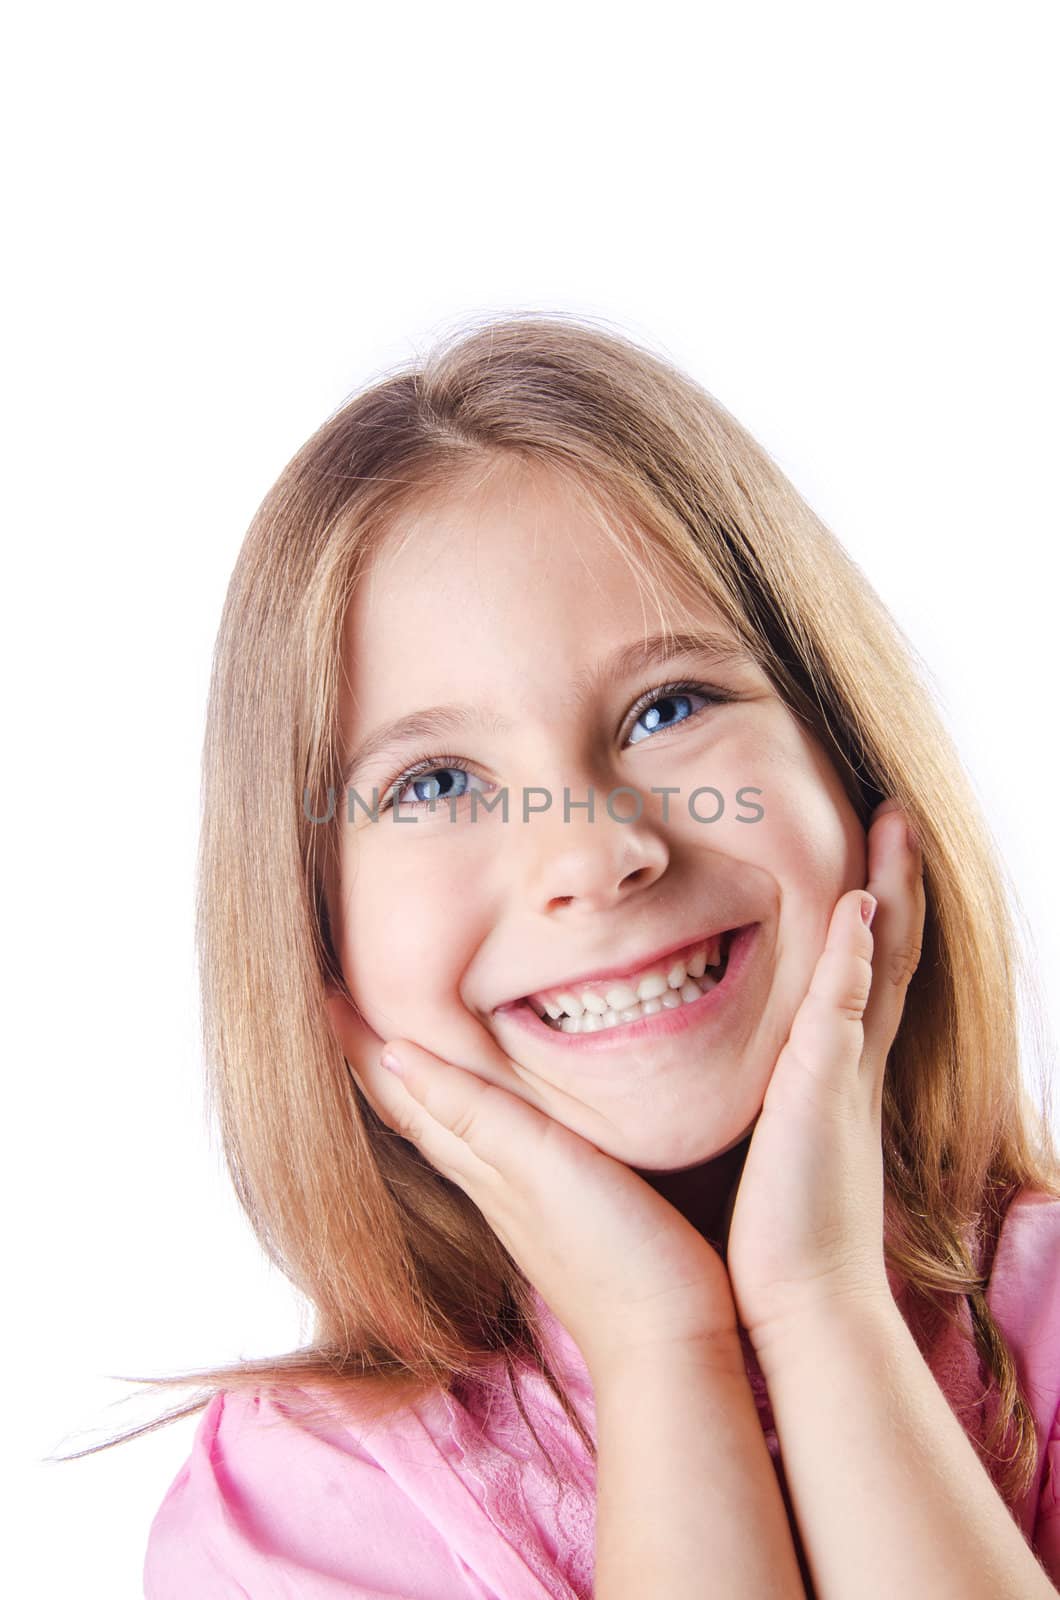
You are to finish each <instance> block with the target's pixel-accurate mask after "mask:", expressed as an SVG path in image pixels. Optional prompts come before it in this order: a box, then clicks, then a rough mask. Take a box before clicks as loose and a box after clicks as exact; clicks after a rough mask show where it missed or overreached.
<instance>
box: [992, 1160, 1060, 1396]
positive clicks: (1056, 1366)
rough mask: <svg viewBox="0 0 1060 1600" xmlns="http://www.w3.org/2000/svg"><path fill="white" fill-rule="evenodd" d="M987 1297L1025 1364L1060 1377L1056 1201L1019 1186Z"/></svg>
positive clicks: (1059, 1209)
mask: <svg viewBox="0 0 1060 1600" xmlns="http://www.w3.org/2000/svg"><path fill="white" fill-rule="evenodd" d="M987 1298H988V1300H989V1302H990V1309H991V1311H992V1312H993V1313H994V1316H995V1318H996V1319H997V1321H998V1322H999V1323H1000V1324H1001V1326H1002V1327H1003V1328H1004V1330H1005V1333H1006V1336H1007V1337H1010V1339H1011V1341H1012V1342H1013V1343H1014V1344H1015V1345H1017V1346H1018V1347H1019V1349H1020V1350H1021V1351H1022V1353H1023V1356H1024V1359H1025V1360H1026V1361H1027V1363H1028V1365H1033V1366H1034V1367H1038V1366H1043V1367H1044V1368H1045V1369H1046V1370H1048V1369H1051V1370H1052V1372H1053V1373H1054V1375H1055V1376H1056V1377H1057V1379H1058V1380H1060V1200H1055V1199H1053V1197H1052V1196H1051V1195H1048V1194H1042V1193H1039V1192H1038V1191H1037V1190H1029V1189H1024V1190H1021V1191H1020V1193H1019V1194H1018V1195H1016V1197H1015V1198H1014V1199H1013V1201H1012V1202H1011V1204H1010V1205H1009V1208H1008V1211H1007V1213H1006V1215H1005V1219H1004V1222H1003V1223H1002V1227H1001V1234H1000V1237H999V1239H998V1245H997V1251H996V1254H995V1257H994V1265H993V1269H992V1271H991V1274H990V1282H989V1285H988V1288H987Z"/></svg>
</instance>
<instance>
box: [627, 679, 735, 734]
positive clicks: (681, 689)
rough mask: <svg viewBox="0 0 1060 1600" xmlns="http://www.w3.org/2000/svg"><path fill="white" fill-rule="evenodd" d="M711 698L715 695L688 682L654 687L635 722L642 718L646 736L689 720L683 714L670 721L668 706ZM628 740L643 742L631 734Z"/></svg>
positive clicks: (693, 713) (692, 714) (693, 714)
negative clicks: (646, 730)
mask: <svg viewBox="0 0 1060 1600" xmlns="http://www.w3.org/2000/svg"><path fill="white" fill-rule="evenodd" d="M711 698H717V697H716V696H714V697H712V696H711V695H709V694H705V693H701V692H699V691H697V690H696V689H695V688H694V686H693V685H690V684H675V685H674V686H673V687H672V688H670V689H666V690H662V689H655V690H653V691H652V695H651V699H650V700H649V701H648V703H647V705H646V706H645V707H644V708H643V710H641V711H640V712H638V714H637V722H640V721H641V720H642V719H643V721H644V722H645V723H646V724H647V726H648V729H649V733H648V734H646V735H645V736H644V737H645V738H648V737H650V736H651V734H652V733H657V732H658V731H659V729H660V728H662V729H666V728H672V727H675V726H676V725H677V723H680V722H688V721H689V720H690V718H689V717H687V716H685V717H678V718H676V719H675V720H674V721H671V720H670V717H671V712H670V708H671V707H672V706H679V705H681V704H682V702H683V703H684V704H685V705H687V704H688V703H689V702H690V701H691V700H707V701H709V700H710V699H711ZM660 707H662V710H660V709H659V708H660ZM695 714H696V713H695V712H694V711H693V712H692V713H691V716H695ZM633 726H634V728H636V722H635V723H634V724H633ZM630 742H631V743H632V744H643V743H644V739H643V738H641V739H634V738H633V737H632V734H631V736H630Z"/></svg>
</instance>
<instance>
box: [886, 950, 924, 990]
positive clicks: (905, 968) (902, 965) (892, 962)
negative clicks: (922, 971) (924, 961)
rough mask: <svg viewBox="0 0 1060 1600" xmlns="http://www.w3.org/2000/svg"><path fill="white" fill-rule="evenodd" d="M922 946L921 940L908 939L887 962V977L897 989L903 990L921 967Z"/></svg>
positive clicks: (892, 952) (894, 951)
mask: <svg viewBox="0 0 1060 1600" xmlns="http://www.w3.org/2000/svg"><path fill="white" fill-rule="evenodd" d="M921 953H922V944H921V941H920V940H919V939H907V940H905V941H903V942H902V943H901V944H899V945H897V946H896V948H895V949H894V950H892V951H891V953H890V956H889V958H888V961H887V975H888V977H889V978H890V980H891V982H892V983H893V984H894V985H895V987H896V988H903V987H904V986H905V985H906V984H907V983H908V982H909V981H910V979H911V978H912V976H913V973H914V972H915V971H916V969H917V967H918V966H919V965H920V956H921Z"/></svg>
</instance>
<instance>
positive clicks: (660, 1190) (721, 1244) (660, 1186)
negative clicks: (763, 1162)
mask: <svg viewBox="0 0 1060 1600" xmlns="http://www.w3.org/2000/svg"><path fill="white" fill-rule="evenodd" d="M750 1143H751V1136H750V1133H747V1134H745V1135H744V1136H743V1137H742V1138H740V1139H739V1140H737V1142H736V1143H735V1144H733V1145H730V1146H729V1148H728V1149H727V1150H723V1151H722V1153H721V1154H720V1155H717V1156H713V1157H712V1158H711V1159H710V1160H709V1161H704V1162H701V1163H700V1165H699V1166H695V1167H683V1168H681V1170H680V1171H678V1172H649V1171H644V1170H643V1169H642V1168H640V1167H635V1168H634V1169H633V1170H634V1171H635V1172H636V1173H637V1175H638V1176H639V1177H641V1178H643V1179H644V1181H645V1183H648V1184H650V1185H651V1187H652V1188H653V1189H654V1190H655V1192H656V1193H657V1194H660V1195H662V1197H663V1199H664V1200H668V1201H669V1202H670V1204H671V1205H672V1206H673V1207H674V1208H675V1210H677V1211H680V1213H681V1215H682V1216H683V1217H685V1218H687V1220H688V1221H689V1222H690V1223H691V1224H692V1226H693V1227H694V1228H695V1229H696V1231H697V1233H701V1234H702V1235H703V1237H704V1239H706V1240H707V1241H708V1242H709V1243H710V1244H712V1245H714V1246H715V1247H716V1248H718V1249H720V1251H721V1254H722V1256H723V1258H724V1254H725V1248H726V1245H727V1243H728V1237H729V1223H730V1222H731V1220H732V1207H733V1203H734V1202H735V1199H736V1190H737V1188H738V1187H739V1183H740V1177H741V1174H742V1172H743V1164H744V1161H745V1160H746V1157H747V1151H748V1148H749V1146H750Z"/></svg>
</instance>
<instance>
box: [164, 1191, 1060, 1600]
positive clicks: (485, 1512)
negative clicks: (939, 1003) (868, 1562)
mask: <svg viewBox="0 0 1060 1600" xmlns="http://www.w3.org/2000/svg"><path fill="white" fill-rule="evenodd" d="M987 1300H988V1302H989V1305H990V1308H991V1310H992V1312H993V1314H994V1316H995V1318H996V1319H997V1321H998V1322H999V1324H1000V1325H1001V1327H1002V1329H1003V1330H1004V1333H1005V1335H1006V1338H1007V1339H1008V1341H1009V1343H1010V1347H1011V1348H1012V1349H1013V1351H1014V1353H1015V1355H1016V1360H1017V1364H1018V1366H1019V1370H1020V1377H1021V1379H1022V1380H1023V1381H1024V1384H1025V1385H1026V1386H1027V1392H1028V1394H1029V1398H1030V1401H1031V1405H1032V1408H1033V1411H1034V1415H1035V1419H1036V1422H1037V1432H1038V1467H1037V1472H1036V1474H1035V1479H1034V1483H1033V1485H1032V1487H1031V1490H1030V1492H1029V1494H1028V1495H1027V1498H1026V1500H1025V1502H1024V1503H1023V1505H1022V1506H1021V1508H1020V1512H1019V1517H1018V1521H1019V1525H1020V1527H1021V1528H1022V1530H1023V1533H1024V1535H1025V1537H1026V1538H1027V1540H1028V1542H1029V1543H1030V1544H1031V1546H1032V1548H1033V1549H1034V1551H1035V1553H1036V1555H1037V1556H1038V1558H1039V1560H1040V1561H1041V1562H1042V1563H1043V1565H1044V1566H1045V1568H1046V1570H1047V1571H1048V1573H1049V1575H1050V1577H1051V1578H1052V1579H1053V1581H1054V1583H1057V1584H1058V1585H1060V1418H1058V1403H1060V1201H1058V1200H1052V1199H1050V1198H1049V1197H1048V1196H1045V1195H1039V1194H1030V1193H1024V1194H1023V1195H1021V1196H1020V1197H1019V1198H1018V1200H1017V1201H1015V1202H1014V1203H1013V1205H1012V1207H1011V1209H1010V1211H1009V1214H1008V1216H1007V1217H1006V1219H1005V1224H1004V1227H1003V1228H1002V1232H1001V1239H1000V1241H999V1244H998V1250H997V1256H996V1259H995V1264H994V1269H993V1272H992V1274H991V1279H990V1284H989V1287H988V1291H987ZM539 1303H540V1307H541V1311H542V1317H543V1322H544V1334H545V1337H546V1339H547V1341H548V1348H549V1355H550V1357H551V1358H552V1360H553V1364H554V1365H555V1366H556V1368H557V1370H558V1372H559V1374H560V1376H561V1377H562V1378H563V1379H564V1380H565V1381H566V1386H567V1392H568V1394H569V1395H570V1396H571V1398H572V1400H573V1401H574V1404H575V1406H576V1408H577V1410H578V1413H579V1415H580V1416H581V1418H582V1420H583V1421H584V1422H585V1423H586V1426H587V1428H588V1432H589V1435H590V1437H592V1438H595V1436H596V1434H595V1412H594V1406H593V1395H592V1388H591V1384H590V1381H589V1376H588V1371H587V1369H586V1366H585V1362H584V1361H583V1359H582V1356H581V1353H580V1351H579V1350H578V1348H577V1346H576V1345H575V1343H574V1341H573V1339H572V1338H571V1337H570V1335H569V1334H568V1333H567V1332H566V1330H565V1329H564V1328H563V1327H562V1326H561V1324H560V1323H559V1322H558V1321H557V1320H556V1318H555V1317H553V1316H552V1315H551V1313H550V1312H549V1311H548V1309H547V1307H546V1306H545V1304H544V1302H543V1301H539ZM965 1315H966V1317H967V1306H965ZM969 1327H970V1322H969ZM745 1353H746V1357H747V1368H748V1375H749V1377H750V1380H751V1383H752V1387H753V1389H754V1392H755V1398H756V1401H757V1403H758V1407H759V1413H760V1418H761V1421H762V1427H763V1431H764V1433H765V1437H766V1441H767V1443H768V1446H769V1451H770V1455H771V1456H772V1458H773V1462H774V1466H775V1468H776V1471H777V1475H778V1479H779V1481H780V1486H781V1489H782V1492H783V1494H784V1499H785V1503H786V1504H787V1505H788V1510H789V1516H790V1515H791V1505H790V1500H789V1499H788V1494H787V1486H786V1484H785V1482H784V1475H783V1467H782V1464H781V1461H780V1457H779V1452H778V1445H777V1436H776V1432H775V1430H774V1428H773V1425H772V1424H773V1419H772V1416H771V1414H770V1412H769V1401H768V1398H767V1396H766V1392H765V1384H764V1381H763V1379H762V1375H761V1373H760V1371H759V1370H758V1367H757V1363H756V1362H755V1360H754V1355H753V1352H752V1351H751V1348H750V1345H749V1344H747V1343H746V1342H745ZM970 1356H971V1359H969V1357H970ZM932 1367H933V1370H934V1371H935V1373H936V1376H937V1378H938V1379H939V1381H940V1383H941V1386H942V1387H943V1389H944V1391H945V1393H946V1394H947V1397H948V1398H949V1400H950V1404H951V1405H952V1406H953V1408H954V1410H955V1411H956V1412H957V1414H958V1416H961V1415H962V1412H964V1410H965V1408H971V1409H972V1410H974V1404H975V1400H974V1397H975V1394H976V1389H977V1384H978V1383H980V1382H981V1380H980V1378H979V1373H978V1360H977V1358H976V1357H975V1356H974V1354H972V1352H971V1347H970V1346H967V1345H965V1344H964V1342H963V1341H962V1340H961V1339H960V1337H959V1336H958V1335H956V1334H955V1335H954V1336H953V1337H952V1338H949V1339H947V1341H946V1345H945V1348H944V1349H942V1350H940V1351H939V1352H938V1353H937V1355H933V1357H932ZM500 1370H501V1379H500V1383H501V1384H502V1385H503V1383H504V1375H503V1367H502V1368H501V1369H500ZM522 1382H523V1396H524V1404H525V1405H526V1408H527V1411H528V1412H529V1414H530V1416H531V1417H532V1419H533V1421H534V1425H535V1427H536V1429H537V1431H538V1433H539V1434H540V1436H541V1437H542V1439H543V1440H544V1442H545V1444H546V1446H547V1447H548V1450H549V1453H550V1454H551V1456H552V1458H553V1460H554V1461H555V1463H556V1466H557V1468H558V1470H559V1472H560V1475H561V1477H562V1479H563V1488H562V1492H561V1493H560V1494H559V1496H558V1498H557V1495H556V1492H555V1489H554V1486H553V1482H552V1479H551V1477H550V1476H549V1472H548V1466H547V1463H546V1462H545V1461H544V1460H543V1458H542V1457H541V1455H540V1452H539V1450H538V1448H537V1446H536V1445H535V1444H534V1442H533V1439H532V1437H531V1435H530V1434H529V1432H528V1431H527V1429H526V1426H525V1424H524V1423H523V1421H522V1418H521V1417H520V1416H519V1413H518V1411H517V1409H516V1407H515V1405H514V1402H513V1401H512V1399H511V1397H510V1395H509V1394H508V1393H507V1391H506V1389H505V1387H498V1388H496V1389H495V1390H491V1391H488V1392H487V1391H483V1392H482V1395H481V1396H480V1397H479V1398H478V1399H477V1400H476V1399H475V1398H474V1397H472V1396H471V1395H466V1396H465V1397H464V1401H463V1402H462V1401H461V1400H458V1399H456V1398H453V1397H450V1396H447V1395H445V1394H444V1393H441V1392H439V1393H438V1394H437V1395H436V1396H434V1397H432V1399H431V1400H430V1401H428V1402H426V1403H423V1404H421V1405H419V1406H418V1407H416V1408H415V1409H410V1410H407V1411H406V1412H405V1413H403V1414H402V1415H401V1416H400V1417H398V1418H397V1419H393V1420H388V1421H385V1422H382V1423H378V1424H375V1425H372V1424H370V1423H366V1424H365V1425H364V1426H363V1427H358V1428H357V1430H356V1432H354V1431H351V1429H350V1428H349V1427H348V1426H347V1425H345V1424H343V1423H340V1422H335V1423H334V1424H329V1425H327V1426H322V1425H321V1424H319V1423H318V1424H313V1425H309V1424H307V1423H306V1422H305V1421H300V1420H298V1419H297V1418H296V1417H295V1416H294V1415H293V1413H289V1412H288V1409H287V1408H286V1407H284V1406H283V1405H282V1404H279V1403H277V1402H275V1401H272V1400H268V1399H264V1398H259V1397H256V1396H255V1397H253V1398H249V1397H248V1398H243V1397H240V1396H237V1395H217V1396H215V1398H214V1399H213V1400H212V1401H211V1402H210V1404H209V1405H208V1406H207V1408H206V1410H205V1412H204V1413H203V1416H202V1418H201V1421H200V1423H199V1427H198V1429H197V1431H196V1434H195V1438H194V1442H193V1445H192V1450H191V1456H190V1458H189V1460H188V1461H187V1463H186V1464H185V1465H184V1466H183V1467H182V1468H181V1470H180V1472H179V1473H178V1474H177V1476H176V1478H175V1480H174V1482H173V1484H172V1486H171V1488H170V1489H169V1491H168V1493H167V1494H166V1497H165V1499H164V1500H163V1502H162V1505H161V1506H160V1508H159V1510H158V1512H157V1514H156V1516H155V1519H154V1522H153V1523H152V1525H151V1531H150V1535H149V1539H148V1546H147V1557H146V1562H145V1566H144V1595H145V1600H188V1597H189V1596H192V1595H193V1596H195V1600H222V1597H223V1600H236V1597H240V1600H340V1597H341V1600H590V1597H591V1596H592V1591H593V1547H594V1525H595V1469H594V1467H593V1463H592V1461H591V1460H590V1459H589V1457H588V1455H587V1454H586V1452H585V1450H584V1447H583V1446H582V1444H581V1442H580V1440H579V1439H578V1436H577V1434H576V1433H575V1432H574V1429H573V1428H572V1427H571V1425H570V1423H569V1422H568V1421H567V1419H566V1417H565V1416H564V1414H563V1412H562V1410H561V1409H560V1407H559V1403H558V1402H557V1401H556V1400H555V1398H554V1397H553V1396H552V1394H551V1392H550V1391H549V1389H548V1387H547V1385H546V1384H545V1381H544V1379H543V1378H541V1377H540V1376H539V1375H537V1374H536V1373H532V1372H529V1371H528V1372H527V1373H526V1375H525V1376H524V1378H523V1380H522ZM490 1401H491V1402H492V1403H490ZM969 1414H970V1412H969ZM804 1577H806V1571H805V1568H804ZM807 1588H808V1592H810V1593H812V1590H811V1589H810V1588H809V1584H807Z"/></svg>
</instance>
